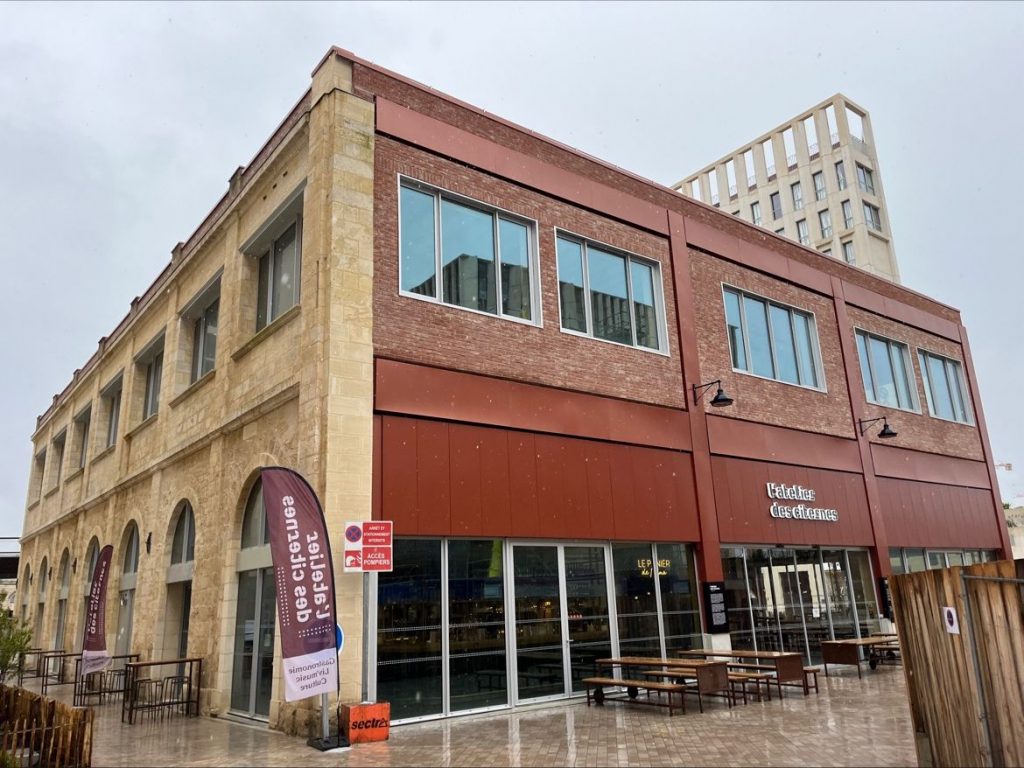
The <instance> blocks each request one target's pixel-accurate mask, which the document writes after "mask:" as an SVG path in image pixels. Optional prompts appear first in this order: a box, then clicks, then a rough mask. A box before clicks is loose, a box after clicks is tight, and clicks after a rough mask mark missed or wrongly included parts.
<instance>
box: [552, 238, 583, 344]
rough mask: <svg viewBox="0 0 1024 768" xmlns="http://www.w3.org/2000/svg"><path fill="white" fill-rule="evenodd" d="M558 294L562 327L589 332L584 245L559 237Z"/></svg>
mask: <svg viewBox="0 0 1024 768" xmlns="http://www.w3.org/2000/svg"><path fill="white" fill-rule="evenodd" d="M558 296H559V301H560V302H561V308H562V327H563V328H566V329H568V330H570V331H579V332H580V333H586V332H587V314H586V312H587V310H586V301H585V299H584V297H583V246H581V245H580V244H579V243H576V242H573V241H572V240H566V239H565V238H562V237H560V238H558Z"/></svg>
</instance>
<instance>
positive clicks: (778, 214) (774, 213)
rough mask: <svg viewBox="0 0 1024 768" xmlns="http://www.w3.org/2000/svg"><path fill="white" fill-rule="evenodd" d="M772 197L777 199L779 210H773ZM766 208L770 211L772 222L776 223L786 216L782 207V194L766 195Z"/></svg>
mask: <svg viewBox="0 0 1024 768" xmlns="http://www.w3.org/2000/svg"><path fill="white" fill-rule="evenodd" d="M773 197H778V198H779V210H778V211H776V210H775V205H774V204H773V202H772V198H773ZM768 207H769V208H771V209H772V221H778V220H779V219H781V218H782V217H784V216H785V215H786V211H785V209H784V208H783V207H782V192H781V191H779V192H772V193H771V194H770V195H768Z"/></svg>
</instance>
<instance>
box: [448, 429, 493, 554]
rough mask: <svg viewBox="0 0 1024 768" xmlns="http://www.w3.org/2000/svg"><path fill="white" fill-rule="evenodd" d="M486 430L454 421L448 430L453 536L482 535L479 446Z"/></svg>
mask: <svg viewBox="0 0 1024 768" xmlns="http://www.w3.org/2000/svg"><path fill="white" fill-rule="evenodd" d="M484 432H485V430H482V429H468V428H466V427H460V426H459V425H457V424H452V425H451V426H450V428H449V430H448V437H449V440H450V441H451V443H450V450H451V470H450V477H451V508H452V512H453V514H452V517H451V533H452V536H474V535H479V534H481V533H482V532H483V529H484V523H483V503H482V494H481V489H480V480H481V474H482V473H481V470H480V453H481V451H480V448H481V444H482V443H483V433H484Z"/></svg>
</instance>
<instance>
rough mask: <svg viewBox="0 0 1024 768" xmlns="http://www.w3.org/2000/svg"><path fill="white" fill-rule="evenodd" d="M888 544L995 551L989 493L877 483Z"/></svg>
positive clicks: (997, 538)
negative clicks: (887, 534)
mask: <svg viewBox="0 0 1024 768" xmlns="http://www.w3.org/2000/svg"><path fill="white" fill-rule="evenodd" d="M878 491H879V494H880V496H881V502H882V511H883V513H884V514H885V526H886V531H888V532H889V545H890V546H893V547H932V548H950V549H965V548H966V549H997V548H998V547H1000V546H1001V545H1002V538H1001V535H1000V530H999V526H998V523H997V521H996V519H995V517H994V516H993V515H992V492H991V491H990V490H986V489H982V488H963V487H960V486H954V485H939V484H937V483H921V482H914V481H911V480H893V479H891V478H886V477H880V478H878Z"/></svg>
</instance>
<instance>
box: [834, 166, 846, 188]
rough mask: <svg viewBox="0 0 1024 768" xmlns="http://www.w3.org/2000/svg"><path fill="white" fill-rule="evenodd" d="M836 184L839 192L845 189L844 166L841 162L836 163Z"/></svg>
mask: <svg viewBox="0 0 1024 768" xmlns="http://www.w3.org/2000/svg"><path fill="white" fill-rule="evenodd" d="M836 182H837V183H838V184H839V189H840V190H843V189H846V166H845V165H843V161H842V160H840V161H839V162H838V163H836Z"/></svg>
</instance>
